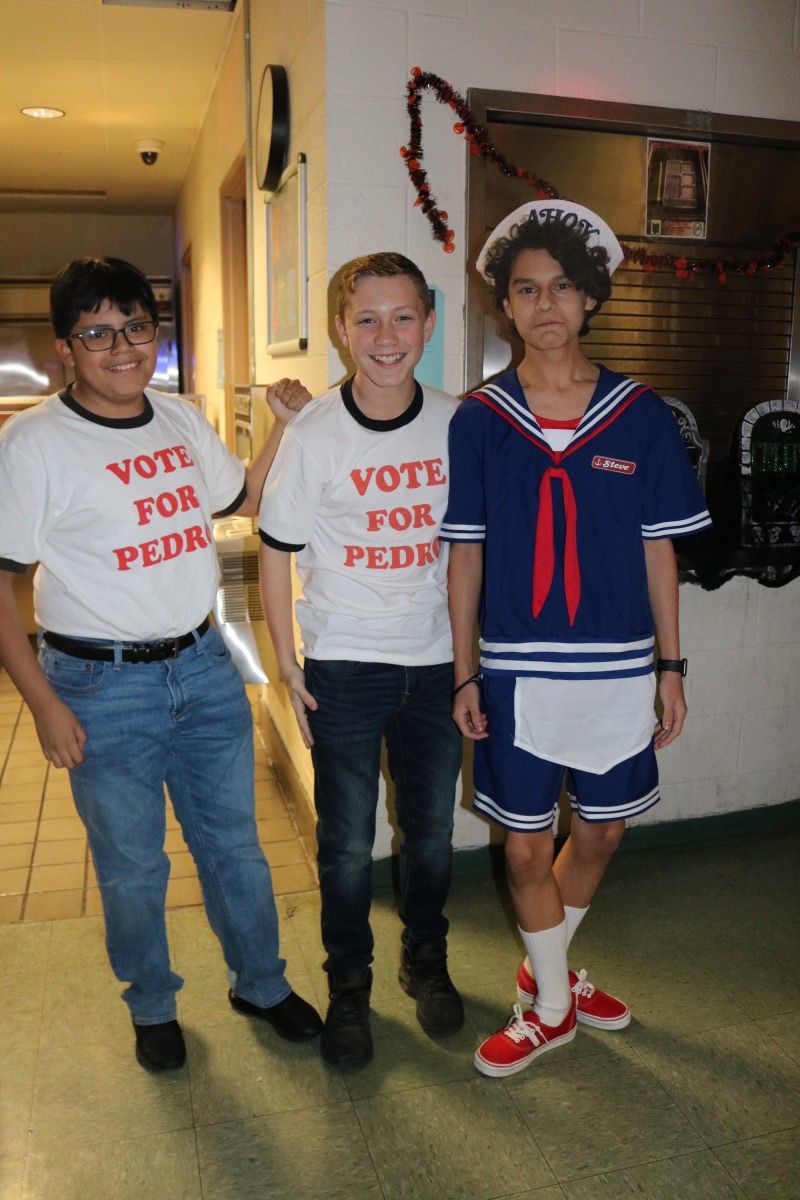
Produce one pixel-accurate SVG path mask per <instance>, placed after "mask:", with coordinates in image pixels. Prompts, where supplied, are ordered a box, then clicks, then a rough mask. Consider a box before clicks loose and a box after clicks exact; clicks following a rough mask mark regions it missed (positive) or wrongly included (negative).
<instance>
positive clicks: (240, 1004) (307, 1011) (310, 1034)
mask: <svg viewBox="0 0 800 1200" xmlns="http://www.w3.org/2000/svg"><path fill="white" fill-rule="evenodd" d="M228 999H229V1000H230V1002H231V1005H232V1007H233V1008H235V1009H236V1011H237V1012H240V1013H244V1014H245V1015H246V1016H248V1017H258V1018H259V1019H260V1020H262V1021H269V1023H270V1025H271V1026H272V1027H273V1029H274V1030H275V1031H276V1033H279V1034H280V1035H281V1037H282V1038H286V1039H287V1040H288V1041H290V1042H308V1041H310V1040H311V1038H315V1037H319V1035H320V1033H322V1018H321V1017H320V1015H319V1013H318V1012H317V1010H316V1009H315V1008H312V1007H311V1005H310V1004H308V1003H307V1002H306V1001H305V1000H304V999H303V998H302V996H298V995H297V993H296V992H289V995H288V996H287V997H286V998H285V999H284V1000H281V1001H279V1003H278V1004H273V1005H271V1006H270V1007H269V1008H261V1006H260V1005H258V1004H252V1003H251V1002H250V1001H249V1000H243V999H242V998H241V996H237V995H235V994H234V992H228Z"/></svg>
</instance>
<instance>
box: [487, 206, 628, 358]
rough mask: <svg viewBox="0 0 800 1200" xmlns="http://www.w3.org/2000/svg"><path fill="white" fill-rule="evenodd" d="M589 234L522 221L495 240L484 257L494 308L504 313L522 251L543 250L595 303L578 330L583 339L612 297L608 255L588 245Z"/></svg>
mask: <svg viewBox="0 0 800 1200" xmlns="http://www.w3.org/2000/svg"><path fill="white" fill-rule="evenodd" d="M587 243H588V234H587V233H585V232H583V231H582V230H580V229H576V228H567V227H566V226H565V225H564V224H563V223H562V222H561V221H545V222H544V223H542V224H540V223H539V222H538V221H521V222H520V223H519V225H513V226H512V227H511V233H510V235H509V236H508V237H502V238H498V239H497V241H496V242H495V243H494V244H493V245H492V247H491V249H490V250H489V253H488V254H487V256H486V265H485V267H484V271H485V274H486V276H487V278H488V279H489V282H490V284H491V286H492V290H493V300H494V306H495V308H496V309H498V311H499V312H503V311H504V309H503V301H504V300H507V299H508V287H509V283H510V281H511V272H512V271H513V269H514V263H515V262H516V261H517V259H518V258H519V256H520V254H522V253H523V251H525V250H546V251H547V252H548V254H550V255H551V256H552V257H553V258H554V259H555V260H556V262H558V263H560V264H561V269H562V270H563V272H564V274H565V275H566V277H567V279H568V280H569V281H570V283H571V284H573V286H574V287H576V288H578V289H579V291H581V292H583V293H584V295H586V296H589V297H591V299H592V300H594V301H595V306H594V308H593V309H592V310H591V312H587V314H586V318H585V320H584V322H583V325H582V327H581V331H580V336H581V337H583V335H584V334H585V333H587V332H588V329H589V321H590V319H591V318H592V317H594V316H595V315H596V314H597V313H599V311H600V309H601V308H602V306H603V304H604V303H605V301H606V300H607V299H608V297H609V296H610V295H611V274H610V272H609V270H608V252H607V251H606V250H605V249H604V248H603V247H602V246H589V245H588V244H587Z"/></svg>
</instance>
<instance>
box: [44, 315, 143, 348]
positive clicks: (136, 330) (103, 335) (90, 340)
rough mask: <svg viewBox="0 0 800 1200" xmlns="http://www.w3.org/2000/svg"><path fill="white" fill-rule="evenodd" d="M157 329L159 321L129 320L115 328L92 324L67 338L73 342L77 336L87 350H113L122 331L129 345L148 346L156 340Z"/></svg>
mask: <svg viewBox="0 0 800 1200" xmlns="http://www.w3.org/2000/svg"><path fill="white" fill-rule="evenodd" d="M157 329H158V321H129V322H128V324H127V325H123V326H122V328H121V329H113V328H112V327H111V326H110V325H92V326H91V328H90V329H82V330H81V332H80V333H71V334H70V335H69V337H68V338H66V339H65V340H66V341H68V342H71V341H72V340H73V338H77V339H78V341H79V342H81V343H82V344H83V347H84V349H85V350H113V349H114V347H115V346H116V344H117V337H118V336H119V335H120V334H121V333H124V335H125V341H126V342H127V343H128V345H129V346H146V345H147V343H148V342H152V341H154V339H155V336H156V330H157Z"/></svg>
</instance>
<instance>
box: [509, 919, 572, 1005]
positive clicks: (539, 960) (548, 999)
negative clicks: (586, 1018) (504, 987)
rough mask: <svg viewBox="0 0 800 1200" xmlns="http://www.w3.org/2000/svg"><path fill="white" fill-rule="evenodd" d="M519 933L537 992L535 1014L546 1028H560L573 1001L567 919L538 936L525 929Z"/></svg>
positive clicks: (540, 932)
mask: <svg viewBox="0 0 800 1200" xmlns="http://www.w3.org/2000/svg"><path fill="white" fill-rule="evenodd" d="M519 932H520V936H521V937H522V941H523V943H524V945H525V949H526V951H527V954H528V958H529V959H530V962H531V965H532V967H533V974H534V977H535V979H536V984H537V988H538V990H537V993H536V1000H535V1002H534V1005H533V1011H534V1012H535V1013H536V1015H537V1016H538V1017H539V1020H540V1021H541V1022H542V1024H543V1025H560V1024H561V1022H562V1021H563V1020H564V1017H565V1016H566V1015H567V1013H568V1012H569V1006H570V1002H571V999H572V997H571V995H570V991H569V976H568V974H567V919H566V917H565V918H564V920H563V921H562V922H561V924H560V925H554V926H553V928H552V929H542V930H540V931H539V932H538V933H528V932H527V931H526V930H524V929H520V931H519Z"/></svg>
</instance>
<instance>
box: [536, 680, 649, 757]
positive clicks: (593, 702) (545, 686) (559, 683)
mask: <svg viewBox="0 0 800 1200" xmlns="http://www.w3.org/2000/svg"><path fill="white" fill-rule="evenodd" d="M655 692H656V677H655V675H654V674H652V673H651V674H649V675H634V676H632V677H628V678H625V679H538V678H536V677H535V676H528V675H525V676H520V677H519V678H518V679H517V681H516V687H515V690H514V745H515V746H519V747H520V749H522V750H527V751H528V752H529V753H530V754H535V755H536V756H537V757H538V758H544V759H547V760H548V761H549V762H556V763H563V765H564V766H565V767H575V768H576V769H577V770H579V771H589V772H591V774H593V775H603V774H605V772H606V771H609V770H610V769H611V768H612V767H615V766H616V765H617V763H621V762H624V761H625V759H626V758H631V757H632V756H633V755H634V754H638V753H639V751H640V750H643V749H644V748H645V746H646V745H647V744H648V742H649V741H650V740H651V738H652V736H653V729H654V727H655V723H656V718H655V712H654V711H653V701H654V699H655Z"/></svg>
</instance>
